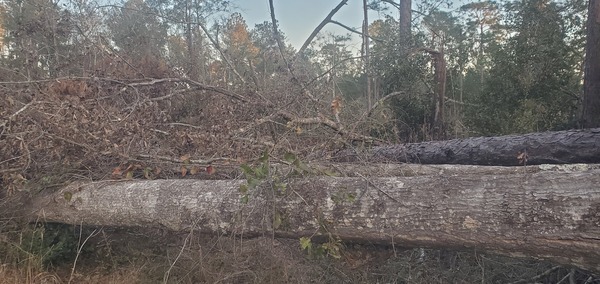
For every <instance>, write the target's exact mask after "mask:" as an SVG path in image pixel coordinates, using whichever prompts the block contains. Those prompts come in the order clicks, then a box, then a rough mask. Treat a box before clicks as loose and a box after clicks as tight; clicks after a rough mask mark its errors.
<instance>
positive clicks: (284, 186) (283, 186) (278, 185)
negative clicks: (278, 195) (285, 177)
mask: <svg viewBox="0 0 600 284" xmlns="http://www.w3.org/2000/svg"><path fill="white" fill-rule="evenodd" d="M275 188H276V189H278V190H279V191H281V192H285V190H286V189H287V183H285V182H278V183H276V184H275Z"/></svg>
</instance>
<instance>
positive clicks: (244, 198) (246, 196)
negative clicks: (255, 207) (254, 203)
mask: <svg viewBox="0 0 600 284" xmlns="http://www.w3.org/2000/svg"><path fill="white" fill-rule="evenodd" d="M249 199H250V198H249V197H248V194H244V195H243V196H242V198H241V199H240V202H241V203H242V204H248V200H249Z"/></svg>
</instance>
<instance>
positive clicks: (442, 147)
mask: <svg viewBox="0 0 600 284" xmlns="http://www.w3.org/2000/svg"><path fill="white" fill-rule="evenodd" d="M523 152H525V153H526V154H527V155H526V156H527V162H526V164H527V165H540V164H569V163H600V128H593V129H584V130H567V131H555V132H541V133H531V134H525V135H507V136H498V137H474V138H465V139H453V140H446V141H432V142H423V143H409V144H404V145H392V146H379V147H374V148H373V149H372V150H369V151H367V152H359V151H356V150H353V149H350V150H344V151H341V152H340V153H338V154H337V155H335V156H334V157H333V160H334V161H338V162H357V161H368V162H392V163H417V164H463V165H495V166H518V165H523V163H522V159H519V158H518V156H519V154H520V153H523Z"/></svg>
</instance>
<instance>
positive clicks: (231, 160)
mask: <svg viewBox="0 0 600 284" xmlns="http://www.w3.org/2000/svg"><path fill="white" fill-rule="evenodd" d="M137 157H138V158H141V159H153V160H163V161H167V162H172V163H183V161H182V160H181V159H177V158H172V157H166V156H154V155H144V154H139V155H137ZM223 161H227V162H235V161H236V160H235V159H231V158H212V159H203V160H189V163H191V164H203V165H206V164H212V163H214V162H223Z"/></svg>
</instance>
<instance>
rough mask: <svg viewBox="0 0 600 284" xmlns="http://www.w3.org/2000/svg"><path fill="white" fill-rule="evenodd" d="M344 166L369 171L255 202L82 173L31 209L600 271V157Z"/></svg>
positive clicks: (301, 182) (190, 184)
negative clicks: (551, 162) (477, 253)
mask: <svg viewBox="0 0 600 284" xmlns="http://www.w3.org/2000/svg"><path fill="white" fill-rule="evenodd" d="M341 167H342V168H345V170H350V172H351V173H354V170H358V171H359V173H357V175H360V177H311V178H304V179H295V180H289V181H288V183H287V187H286V190H285V191H283V192H282V191H280V190H279V191H278V190H271V188H273V187H271V186H270V185H269V183H268V182H264V183H263V185H260V186H258V187H257V188H254V189H252V190H250V196H249V199H248V203H246V204H243V203H242V202H240V193H239V188H240V185H242V184H244V183H245V181H243V180H185V179H181V180H139V181H102V182H92V183H74V184H71V185H69V186H67V187H65V188H64V189H62V190H60V191H58V192H56V193H53V194H51V195H48V196H45V197H42V196H40V197H37V199H34V201H33V202H34V204H33V205H32V206H27V207H24V208H35V211H34V212H33V213H32V215H29V218H30V220H37V219H39V218H41V219H43V220H46V221H49V222H61V223H69V224H86V225H96V226H144V227H148V226H151V227H159V228H167V229H170V230H192V229H193V230H196V231H199V232H203V233H211V234H222V233H225V234H236V235H240V236H244V237H253V236H261V235H268V236H271V234H273V235H274V236H276V237H288V238H299V237H302V236H311V237H313V236H314V237H316V238H319V237H320V238H322V239H325V240H326V239H327V238H329V237H332V236H333V237H335V238H338V237H339V238H340V239H341V240H343V241H350V242H363V243H380V244H388V245H395V246H403V247H444V248H475V249H478V250H485V251H488V252H493V253H501V254H508V255H511V256H533V257H539V258H545V259H549V260H553V261H556V262H559V263H564V264H571V265H577V266H579V267H582V268H584V269H588V270H591V271H595V272H600V237H599V236H600V187H599V186H598V185H599V184H600V166H598V165H577V166H573V165H570V166H528V167H514V168H505V167H477V166H451V165H446V166H425V165H389V164H388V165H374V167H372V168H371V169H373V170H374V171H373V172H376V170H377V169H387V170H385V171H380V172H377V173H379V174H381V175H388V176H379V177H373V176H371V177H367V176H365V175H362V174H360V171H361V170H362V171H364V169H365V168H367V169H368V168H370V166H368V165H350V164H346V165H342V166H341ZM329 168H331V169H338V170H339V168H337V167H336V166H335V165H332V166H329ZM431 173H433V174H431ZM389 174H392V175H389ZM279 188H281V187H279Z"/></svg>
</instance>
